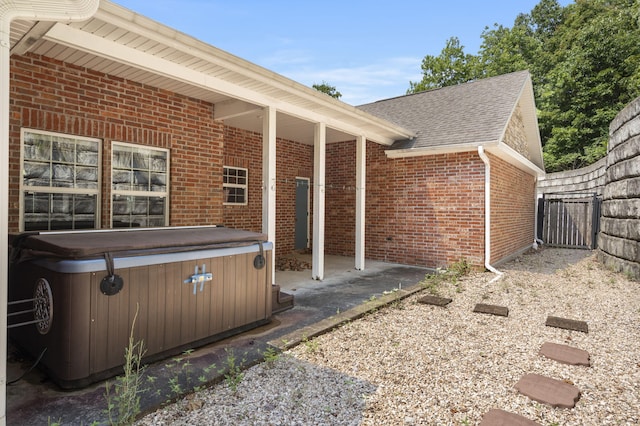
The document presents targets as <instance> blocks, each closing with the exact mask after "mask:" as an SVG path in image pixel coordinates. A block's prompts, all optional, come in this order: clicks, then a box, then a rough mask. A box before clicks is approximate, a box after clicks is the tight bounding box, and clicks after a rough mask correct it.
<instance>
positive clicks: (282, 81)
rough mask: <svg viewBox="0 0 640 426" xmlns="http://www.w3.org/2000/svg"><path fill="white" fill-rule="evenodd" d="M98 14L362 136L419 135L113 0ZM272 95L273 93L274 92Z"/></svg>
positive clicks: (390, 139)
mask: <svg viewBox="0 0 640 426" xmlns="http://www.w3.org/2000/svg"><path fill="white" fill-rule="evenodd" d="M95 17H96V18H99V19H104V20H108V22H111V23H114V24H115V25H118V26H120V27H122V28H123V29H124V30H126V31H132V32H135V33H137V34H141V35H144V36H145V37H148V38H150V39H153V40H155V41H158V42H162V43H165V44H167V45H168V46H171V47H173V48H175V49H179V50H182V51H185V52H188V53H190V54H192V55H195V56H198V57H200V58H203V59H206V60H208V61H211V62H212V63H215V64H217V65H219V66H223V67H225V68H227V69H229V70H230V71H232V72H235V73H239V74H241V75H243V76H244V77H246V78H249V79H252V80H255V81H259V82H261V83H264V84H268V85H269V86H270V87H271V88H275V89H278V90H279V91H282V92H281V93H282V94H281V96H279V98H280V99H276V100H278V101H283V99H284V98H286V97H290V96H294V97H298V98H301V99H304V100H305V101H308V102H312V103H313V104H316V107H314V108H313V110H315V111H317V110H322V109H328V110H330V111H333V112H334V113H336V115H335V116H334V117H333V120H331V123H328V124H331V125H332V126H336V127H339V124H340V122H341V121H342V122H345V124H346V126H344V128H341V130H346V131H347V132H353V129H354V127H355V128H362V129H366V130H364V131H363V132H362V134H361V135H362V136H365V137H367V139H370V140H373V141H376V142H379V143H382V144H385V145H390V144H392V143H393V141H395V140H401V139H410V138H412V137H414V136H415V133H414V132H413V131H411V130H408V129H405V128H403V127H401V126H398V125H396V124H394V123H392V122H390V121H387V120H384V119H382V118H379V117H377V116H374V115H372V114H369V113H366V112H364V111H362V110H359V109H357V108H356V107H354V106H352V105H349V104H347V103H344V102H342V101H340V100H337V99H334V98H332V97H331V96H328V95H326V94H325V93H322V92H319V91H317V90H315V89H313V88H311V87H308V86H305V85H303V84H301V83H298V82H296V81H294V80H291V79H289V78H287V77H284V76H282V75H280V74H277V73H275V72H273V71H270V70H268V69H266V68H263V67H261V66H259V65H256V64H254V63H252V62H249V61H246V60H244V59H242V58H240V57H238V56H235V55H233V54H230V53H228V52H226V51H224V50H221V49H219V48H217V47H215V46H212V45H209V44H207V43H205V42H203V41H200V40H198V39H196V38H194V37H191V36H189V35H187V34H184V33H182V32H180V31H177V30H175V29H173V28H170V27H168V26H165V25H163V24H161V23H158V22H156V21H154V20H152V19H150V18H147V17H145V16H142V15H139V14H137V13H135V12H133V11H131V10H129V9H126V8H124V7H122V6H119V5H117V4H115V3H112V2H110V1H105V0H103V1H101V2H100V9H99V11H98V12H97V13H96V15H95ZM196 83H198V82H196ZM268 96H273V95H271V94H270V95H268ZM264 97H265V95H264V94H262V96H260V97H259V98H264ZM276 98H277V96H276ZM245 100H247V101H250V102H256V103H258V101H255V100H252V99H245ZM263 101H264V100H263ZM285 102H286V101H285ZM263 106H266V105H263ZM283 112H287V111H283ZM336 117H339V118H336ZM302 118H306V117H302ZM309 119H310V120H316V119H317V116H316V115H315V114H312V115H311V116H310V117H309ZM358 136H359V135H358Z"/></svg>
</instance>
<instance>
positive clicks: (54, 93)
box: [1, 1, 543, 279]
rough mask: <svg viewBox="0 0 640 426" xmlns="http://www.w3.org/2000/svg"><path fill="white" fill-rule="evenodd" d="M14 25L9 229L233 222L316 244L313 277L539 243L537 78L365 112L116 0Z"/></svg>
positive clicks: (404, 100) (474, 86) (383, 104)
mask: <svg viewBox="0 0 640 426" xmlns="http://www.w3.org/2000/svg"><path fill="white" fill-rule="evenodd" d="M10 30H11V31H10V44H11V55H10V62H9V64H10V85H9V88H10V90H9V117H8V142H7V141H6V136H5V135H4V134H3V135H1V137H2V139H3V140H4V141H3V144H8V153H9V155H8V158H3V159H2V161H3V162H4V163H5V165H8V167H5V166H3V167H4V168H5V170H8V186H9V191H8V194H7V195H5V196H7V197H8V225H7V226H8V232H12V233H13V232H23V231H28V230H47V229H79V228H115V227H130V226H143V227H149V226H185V225H210V224H224V225H225V226H228V227H235V228H242V229H248V230H253V231H262V232H264V233H266V234H268V236H269V239H270V240H271V241H273V242H274V245H275V250H276V254H277V255H286V254H289V253H291V252H292V251H294V250H298V249H306V248H311V249H312V252H313V270H312V276H313V277H314V278H318V279H322V278H323V276H324V256H325V254H337V255H343V256H353V257H354V259H355V260H354V262H355V266H356V268H358V269H364V268H365V257H366V258H367V259H376V260H383V261H389V262H398V263H405V264H411V265H421V266H427V267H439V266H444V265H447V264H449V263H451V262H454V261H457V260H459V259H462V258H464V259H467V260H468V261H470V262H471V263H473V264H474V265H477V266H483V265H484V266H487V267H490V265H491V264H495V263H497V262H499V261H500V260H503V259H505V258H508V257H509V256H511V255H513V254H515V253H517V252H519V251H521V250H523V249H525V248H527V247H529V246H530V245H531V243H532V242H533V238H534V226H535V225H534V223H535V221H534V210H535V209H534V207H535V185H536V179H537V176H540V175H541V174H543V164H542V151H541V144H540V138H539V133H538V128H537V121H536V115H535V105H534V100H533V89H532V85H531V79H530V76H529V74H528V73H527V72H518V73H513V74H508V75H505V76H500V77H495V78H490V79H486V80H480V81H476V82H473V83H468V84H463V85H459V86H455V87H450V88H444V89H440V90H434V91H430V92H425V93H420V94H415V95H410V96H402V97H398V98H393V99H389V100H385V101H380V102H375V103H372V104H368V105H363V106H361V107H358V108H356V107H353V106H351V105H347V104H345V103H343V102H340V101H338V100H335V99H333V98H331V97H329V96H327V95H325V94H322V93H320V92H317V91H315V90H313V89H311V88H309V87H306V86H304V85H301V84H299V83H296V82H294V81H291V80H289V79H287V78H284V77H282V76H280V75H277V74H275V73H273V72H271V71H269V70H266V69H264V68H261V67H259V66H257V65H255V64H252V63H250V62H247V61H244V60H242V59H240V58H238V57H235V56H233V55H231V54H228V53H226V52H224V51H221V50H219V49H217V48H215V47H213V46H210V45H207V44H205V43H202V42H200V41H198V40H195V39H193V38H191V37H189V36H187V35H185V34H183V33H180V32H178V31H175V30H173V29H171V28H168V27H166V26H163V25H161V24H159V23H157V22H154V21H152V20H150V19H148V18H146V17H143V16H140V15H137V14H135V13H133V12H131V11H129V10H127V9H124V8H122V7H120V6H118V5H116V4H114V3H110V2H108V1H101V2H100V6H99V8H98V10H97V11H96V12H95V13H94V14H93V15H92V16H91V17H90V18H87V19H84V20H80V21H78V22H72V23H63V22H55V21H50V22H46V21H37V20H35V19H17V20H14V21H13V22H12V24H11V28H10ZM6 119H7V117H3V118H2V120H6ZM487 212H490V213H489V214H487Z"/></svg>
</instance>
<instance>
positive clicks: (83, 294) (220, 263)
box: [12, 250, 272, 388]
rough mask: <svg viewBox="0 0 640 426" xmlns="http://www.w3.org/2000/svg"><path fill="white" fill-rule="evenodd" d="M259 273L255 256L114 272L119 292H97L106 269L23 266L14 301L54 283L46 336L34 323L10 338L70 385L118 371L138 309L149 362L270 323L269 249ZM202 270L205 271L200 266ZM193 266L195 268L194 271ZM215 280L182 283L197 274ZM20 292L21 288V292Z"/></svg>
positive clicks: (137, 333)
mask: <svg viewBox="0 0 640 426" xmlns="http://www.w3.org/2000/svg"><path fill="white" fill-rule="evenodd" d="M264 254H265V258H266V260H267V265H265V267H264V268H262V269H256V268H255V267H254V265H253V262H254V258H255V257H256V255H257V250H256V252H251V253H242V254H234V255H229V256H220V257H206V258H201V259H196V260H186V261H181V262H173V263H164V264H155V265H146V266H136V267H128V268H122V269H118V268H116V270H115V273H116V274H117V275H119V276H121V277H122V278H123V280H124V287H123V288H122V290H121V291H120V292H119V293H117V294H115V295H112V296H107V295H104V294H103V293H102V292H101V290H100V281H101V280H102V278H103V277H104V276H105V275H106V271H102V272H89V273H78V274H69V273H58V272H54V271H51V270H48V269H46V268H42V267H39V266H37V265H35V267H34V265H30V264H23V265H20V267H19V271H17V275H18V276H20V281H21V285H20V286H17V285H15V283H14V287H15V288H16V289H17V288H20V289H21V290H22V291H20V292H16V291H14V292H13V294H12V297H23V298H28V297H32V296H31V294H33V287H34V284H32V283H35V282H36V281H37V279H38V278H40V277H46V279H47V280H49V282H50V283H51V288H52V293H53V300H54V318H53V322H52V327H51V330H50V331H49V333H48V334H47V335H40V334H39V333H38V332H37V331H36V330H35V327H34V326H25V327H20V328H18V329H15V331H14V332H13V333H12V338H13V339H14V340H15V341H16V342H17V343H18V344H19V345H20V346H22V347H24V348H25V349H27V351H28V352H30V353H31V355H32V356H34V357H35V356H37V355H39V352H40V351H41V350H42V348H43V347H45V346H46V347H48V349H47V352H46V354H45V356H44V357H43V359H42V361H41V362H42V364H43V366H44V368H45V370H46V371H47V372H48V373H49V375H50V376H51V377H52V378H53V379H54V381H56V382H57V383H58V384H59V385H60V386H62V387H65V388H74V387H79V386H84V385H86V384H89V383H91V382H94V381H97V380H100V379H103V378H105V377H108V376H111V375H114V374H118V373H120V372H121V368H120V367H121V366H122V365H123V363H124V353H125V347H126V346H127V345H128V342H129V335H130V333H131V326H132V323H133V320H134V317H135V315H136V311H137V312H138V314H137V318H136V323H135V327H134V329H133V330H134V331H133V333H134V334H133V335H134V340H135V341H136V342H137V341H141V342H143V344H144V347H145V348H146V351H147V352H146V361H152V360H155V359H160V358H163V357H166V356H169V355H172V354H176V353H179V352H180V351H182V350H185V349H188V348H191V347H195V346H200V345H203V344H206V343H210V342H213V341H217V340H221V339H223V338H226V337H228V336H231V335H233V334H237V333H238V332H241V331H243V330H248V329H250V328H254V327H256V326H259V325H262V324H265V323H267V322H269V321H270V318H271V285H272V283H271V274H270V273H269V272H268V271H269V270H270V269H269V268H270V265H271V262H272V258H271V257H272V253H271V250H266V251H265V253H264ZM203 266H204V268H203ZM196 268H197V270H196ZM203 269H204V270H205V271H207V272H212V273H213V280H212V281H205V282H203V283H197V284H196V286H195V294H194V284H192V283H185V282H184V281H185V280H187V279H188V278H189V277H191V275H193V274H194V272H201V271H202V270H203ZM23 287H24V288H23Z"/></svg>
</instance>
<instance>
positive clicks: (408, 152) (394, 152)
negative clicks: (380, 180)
mask: <svg viewBox="0 0 640 426" xmlns="http://www.w3.org/2000/svg"><path fill="white" fill-rule="evenodd" d="M498 143H499V141H487V142H473V143H465V144H457V145H442V146H434V147H425V148H408V149H388V150H386V151H385V152H384V153H385V154H386V155H387V158H407V157H421V156H427V155H439V154H455V153H458V152H468V151H474V152H475V151H477V150H478V147H479V146H485V147H489V146H496V147H497V146H498Z"/></svg>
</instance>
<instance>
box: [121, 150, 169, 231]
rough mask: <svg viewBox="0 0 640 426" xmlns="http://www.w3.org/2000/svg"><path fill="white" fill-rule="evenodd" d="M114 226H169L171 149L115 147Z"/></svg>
mask: <svg viewBox="0 0 640 426" xmlns="http://www.w3.org/2000/svg"><path fill="white" fill-rule="evenodd" d="M111 195H112V199H111V227H112V228H134V227H145V228H149V227H161V226H167V225H169V150H168V149H163V148H153V147H147V146H140V145H132V144H128V143H124V142H113V144H112V146H111Z"/></svg>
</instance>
